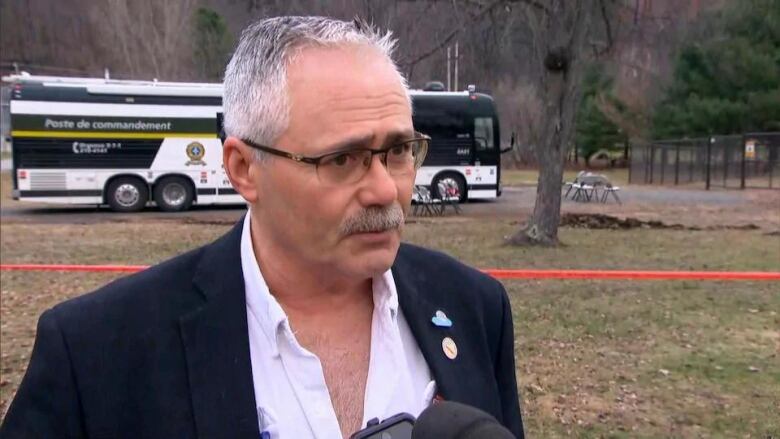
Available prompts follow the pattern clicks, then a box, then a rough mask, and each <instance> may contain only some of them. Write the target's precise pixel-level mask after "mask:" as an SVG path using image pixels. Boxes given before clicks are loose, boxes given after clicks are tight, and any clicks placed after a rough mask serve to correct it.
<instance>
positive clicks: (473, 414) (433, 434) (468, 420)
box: [412, 401, 516, 439]
mask: <svg viewBox="0 0 780 439" xmlns="http://www.w3.org/2000/svg"><path fill="white" fill-rule="evenodd" d="M412 439H516V438H515V436H514V435H513V434H512V432H511V431H509V430H507V429H506V428H504V426H503V425H501V424H499V423H498V421H497V420H496V418H494V417H492V416H490V415H489V414H487V413H485V412H483V411H482V410H479V409H477V408H474V407H471V406H468V405H465V404H461V403H458V402H453V401H443V402H439V403H436V404H433V405H432V406H430V407H428V408H427V409H425V410H423V412H422V413H420V416H419V417H418V418H417V421H416V422H415V423H414V429H413V430H412Z"/></svg>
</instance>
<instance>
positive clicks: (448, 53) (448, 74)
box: [447, 46, 452, 91]
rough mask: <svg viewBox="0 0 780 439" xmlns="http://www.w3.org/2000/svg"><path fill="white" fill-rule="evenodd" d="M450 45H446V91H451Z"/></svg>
mask: <svg viewBox="0 0 780 439" xmlns="http://www.w3.org/2000/svg"><path fill="white" fill-rule="evenodd" d="M450 62H451V61H450V46H447V91H452V83H451V82H450Z"/></svg>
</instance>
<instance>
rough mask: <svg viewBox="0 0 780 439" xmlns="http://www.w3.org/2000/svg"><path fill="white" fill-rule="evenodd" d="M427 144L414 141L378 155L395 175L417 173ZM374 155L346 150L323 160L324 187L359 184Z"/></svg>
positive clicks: (320, 168) (321, 176)
mask: <svg viewBox="0 0 780 439" xmlns="http://www.w3.org/2000/svg"><path fill="white" fill-rule="evenodd" d="M426 147H427V141H426V140H425V139H422V140H411V141H408V142H404V143H401V144H398V145H396V146H394V147H392V148H390V149H389V150H388V151H386V152H383V153H379V154H378V155H380V159H381V160H382V163H383V164H384V165H385V167H386V168H387V172H388V173H389V174H390V175H393V176H405V175H411V174H413V173H414V171H415V169H416V168H417V167H419V165H420V163H418V161H419V162H421V161H422V160H418V158H419V157H420V156H421V154H424V152H425V149H427V148H426ZM373 155H374V153H373V152H372V151H370V150H365V149H364V150H355V151H345V152H339V153H334V154H330V155H327V156H325V157H323V158H322V159H321V160H320V162H319V164H318V165H317V175H318V177H319V179H320V181H321V182H322V183H325V184H349V183H355V182H357V181H359V180H360V179H361V178H363V176H364V175H365V174H366V172H367V171H368V169H369V168H370V167H371V159H372V157H373Z"/></svg>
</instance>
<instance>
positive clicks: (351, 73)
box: [287, 45, 406, 98]
mask: <svg viewBox="0 0 780 439" xmlns="http://www.w3.org/2000/svg"><path fill="white" fill-rule="evenodd" d="M287 87H288V89H289V92H291V94H295V92H297V91H306V90H310V89H315V90H316V91H317V95H318V96H323V97H325V96H327V95H328V94H349V93H350V92H351V91H355V92H358V91H359V92H360V95H361V96H365V97H367V98H370V97H381V95H383V94H388V93H397V94H400V95H402V96H405V94H406V90H405V89H404V86H403V83H402V80H401V77H400V75H399V74H398V72H397V71H396V69H395V66H394V65H393V64H392V62H391V61H390V60H389V59H387V58H386V57H385V56H384V55H382V54H381V53H380V52H379V51H378V50H376V49H374V48H371V47H364V46H359V45H348V46H334V47H305V48H302V49H300V50H299V52H298V53H297V55H296V56H295V57H294V59H293V60H292V61H291V62H290V64H289V65H288V66H287Z"/></svg>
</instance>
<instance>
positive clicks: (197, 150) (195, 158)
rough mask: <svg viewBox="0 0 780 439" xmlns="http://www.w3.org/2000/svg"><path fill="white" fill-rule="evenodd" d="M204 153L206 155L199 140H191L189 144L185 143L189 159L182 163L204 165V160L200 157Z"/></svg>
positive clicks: (204, 148)
mask: <svg viewBox="0 0 780 439" xmlns="http://www.w3.org/2000/svg"><path fill="white" fill-rule="evenodd" d="M205 155H206V147H204V146H203V144H202V143H200V142H192V143H190V144H189V145H187V157H189V158H190V160H189V161H188V162H187V163H185V164H184V165H185V166H190V165H200V166H204V165H205V164H206V162H204V161H203V160H202V159H203V156H205Z"/></svg>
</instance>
